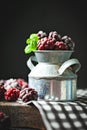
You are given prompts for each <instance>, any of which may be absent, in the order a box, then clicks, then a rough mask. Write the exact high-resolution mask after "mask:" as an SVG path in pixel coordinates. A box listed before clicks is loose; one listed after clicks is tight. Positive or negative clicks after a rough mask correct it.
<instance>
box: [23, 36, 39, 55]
mask: <svg viewBox="0 0 87 130" xmlns="http://www.w3.org/2000/svg"><path fill="white" fill-rule="evenodd" d="M38 40H39V37H38V36H37V34H31V35H30V37H29V38H27V39H26V44H27V46H26V47H25V49H24V52H25V54H29V53H31V52H33V51H35V50H37V42H38Z"/></svg>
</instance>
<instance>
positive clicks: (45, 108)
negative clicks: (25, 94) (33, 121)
mask: <svg viewBox="0 0 87 130" xmlns="http://www.w3.org/2000/svg"><path fill="white" fill-rule="evenodd" d="M77 97H78V98H77V100H75V101H67V102H63V101H58V102H53V101H52V102H47V101H43V100H42V101H40V100H39V101H31V102H27V104H30V103H33V104H34V105H35V106H36V107H37V108H38V110H39V111H40V114H41V117H42V119H43V122H44V124H45V126H46V129H47V130H87V89H86V90H81V89H80V90H78V91H77Z"/></svg>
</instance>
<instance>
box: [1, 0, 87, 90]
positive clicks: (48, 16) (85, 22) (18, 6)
mask: <svg viewBox="0 0 87 130" xmlns="http://www.w3.org/2000/svg"><path fill="white" fill-rule="evenodd" d="M39 30H43V31H45V32H47V33H48V32H50V31H54V30H56V31H57V32H58V33H60V34H61V35H68V36H70V37H71V38H72V39H73V40H74V42H75V44H76V47H75V52H74V53H73V55H72V56H73V57H75V58H77V59H78V60H79V61H80V63H81V66H82V67H81V69H80V71H79V72H78V88H86V87H87V86H86V82H87V69H86V67H87V56H86V52H87V5H86V0H52V1H51V0H32V1H31V0H11V1H9V0H6V1H5V0H3V1H2V2H1V3H0V79H9V78H24V79H26V80H27V78H28V73H29V72H30V70H29V69H28V67H27V65H26V61H27V60H28V58H29V56H30V55H25V53H24V48H25V46H26V44H25V40H26V38H27V37H28V36H29V35H30V34H31V33H33V32H35V33H36V32H38V31H39Z"/></svg>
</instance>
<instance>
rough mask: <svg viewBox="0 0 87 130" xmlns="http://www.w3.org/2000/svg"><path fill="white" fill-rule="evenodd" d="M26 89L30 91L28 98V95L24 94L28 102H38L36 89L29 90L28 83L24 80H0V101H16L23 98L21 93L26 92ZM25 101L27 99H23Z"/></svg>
mask: <svg viewBox="0 0 87 130" xmlns="http://www.w3.org/2000/svg"><path fill="white" fill-rule="evenodd" d="M26 88H27V89H29V91H28V92H29V94H28V96H27V97H26V93H24V95H25V97H26V101H28V100H36V99H37V98H36V97H38V95H37V92H36V91H35V90H34V89H31V88H29V86H28V83H27V82H26V81H25V80H24V79H21V78H18V79H12V78H11V79H8V80H0V101H2V100H6V101H16V100H17V99H18V98H20V97H21V93H22V92H23V91H25V90H26ZM30 90H31V91H30ZM35 94H36V95H35ZM24 95H23V96H24ZM21 99H22V97H21ZM23 101H25V99H23Z"/></svg>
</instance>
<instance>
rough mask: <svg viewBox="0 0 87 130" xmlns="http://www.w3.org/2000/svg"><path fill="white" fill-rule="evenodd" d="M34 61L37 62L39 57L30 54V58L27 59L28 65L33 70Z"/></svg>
mask: <svg viewBox="0 0 87 130" xmlns="http://www.w3.org/2000/svg"><path fill="white" fill-rule="evenodd" d="M32 61H35V62H37V59H36V57H35V56H30V58H29V59H28V60H27V66H28V68H29V69H30V70H32V69H33V68H34V67H35V66H34V64H33V63H32Z"/></svg>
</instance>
